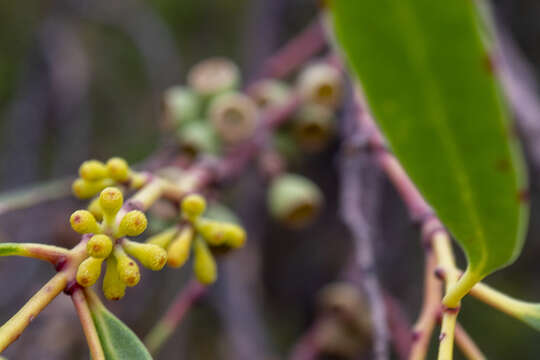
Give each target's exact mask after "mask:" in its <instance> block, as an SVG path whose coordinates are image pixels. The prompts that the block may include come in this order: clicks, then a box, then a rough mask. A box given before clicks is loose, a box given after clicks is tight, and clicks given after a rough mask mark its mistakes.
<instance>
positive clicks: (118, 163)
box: [107, 157, 130, 182]
mask: <svg viewBox="0 0 540 360" xmlns="http://www.w3.org/2000/svg"><path fill="white" fill-rule="evenodd" d="M107 171H108V172H109V177H111V178H112V179H113V180H115V181H118V182H125V181H127V180H128V179H129V175H130V169H129V165H128V163H127V162H126V160H124V159H122V158H119V157H113V158H110V159H109V161H107Z"/></svg>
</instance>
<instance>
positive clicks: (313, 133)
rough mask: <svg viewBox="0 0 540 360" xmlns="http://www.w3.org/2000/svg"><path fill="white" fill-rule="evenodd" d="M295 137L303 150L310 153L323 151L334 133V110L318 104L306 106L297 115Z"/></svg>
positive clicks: (294, 124)
mask: <svg viewBox="0 0 540 360" xmlns="http://www.w3.org/2000/svg"><path fill="white" fill-rule="evenodd" d="M293 126H294V135H295V138H296V140H297V142H298V143H299V144H300V146H301V147H302V149H304V150H305V151H308V152H316V151H320V150H322V149H323V148H324V147H325V146H326V145H327V144H328V142H329V140H330V139H331V137H332V135H333V131H334V115H333V112H332V110H330V109H329V108H327V107H324V106H322V105H318V104H307V105H304V106H303V107H302V108H301V109H300V110H299V111H298V113H297V114H296V116H295V119H294V122H293Z"/></svg>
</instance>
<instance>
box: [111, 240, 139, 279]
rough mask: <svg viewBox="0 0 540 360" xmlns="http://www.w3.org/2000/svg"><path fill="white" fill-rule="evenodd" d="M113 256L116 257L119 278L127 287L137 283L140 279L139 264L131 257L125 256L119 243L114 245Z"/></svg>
mask: <svg viewBox="0 0 540 360" xmlns="http://www.w3.org/2000/svg"><path fill="white" fill-rule="evenodd" d="M114 258H115V259H116V270H117V271H118V276H119V277H120V279H122V281H123V282H124V283H125V284H126V285H127V286H129V287H132V286H135V285H137V284H138V283H139V280H141V273H140V271H139V266H138V265H137V264H136V263H135V261H134V260H133V259H132V258H130V257H129V256H127V254H126V253H125V252H124V250H123V249H122V247H121V246H120V245H116V246H115V247H114Z"/></svg>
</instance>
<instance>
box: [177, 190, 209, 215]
mask: <svg viewBox="0 0 540 360" xmlns="http://www.w3.org/2000/svg"><path fill="white" fill-rule="evenodd" d="M205 209H206V200H204V197H202V196H201V195H199V194H190V195H188V196H186V197H185V198H184V200H182V213H183V214H184V215H185V216H187V217H188V218H189V219H195V218H197V217H199V216H201V215H202V213H203V212H204V210H205Z"/></svg>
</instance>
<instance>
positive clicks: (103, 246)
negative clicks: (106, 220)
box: [86, 234, 113, 258]
mask: <svg viewBox="0 0 540 360" xmlns="http://www.w3.org/2000/svg"><path fill="white" fill-rule="evenodd" d="M112 245H113V244H112V240H111V238H110V237H108V236H107V235H104V234H98V235H94V236H92V237H91V238H90V240H88V242H87V243H86V252H87V253H88V255H90V256H93V257H95V258H106V257H107V256H109V255H110V254H111V251H112Z"/></svg>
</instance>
